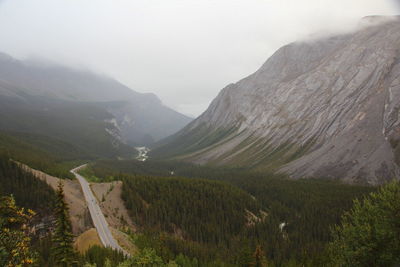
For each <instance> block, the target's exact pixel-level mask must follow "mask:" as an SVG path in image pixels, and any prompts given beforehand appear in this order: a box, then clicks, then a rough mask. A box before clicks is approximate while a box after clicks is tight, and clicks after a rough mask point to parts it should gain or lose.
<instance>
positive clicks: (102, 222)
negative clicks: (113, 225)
mask: <svg viewBox="0 0 400 267" xmlns="http://www.w3.org/2000/svg"><path fill="white" fill-rule="evenodd" d="M84 167H86V164H84V165H82V166H79V167H76V168H75V169H72V170H71V173H73V174H74V175H75V177H76V179H78V181H79V183H80V184H81V186H82V191H83V195H84V196H85V200H86V203H87V206H88V208H89V212H90V216H91V217H92V221H93V224H94V226H95V227H96V230H97V233H98V235H99V237H100V240H101V243H102V244H103V245H104V247H110V248H113V249H116V250H119V251H122V252H123V253H124V254H125V255H128V253H127V252H126V251H125V250H124V249H123V248H122V247H120V245H118V242H117V241H116V240H115V239H114V237H113V236H112V234H111V231H110V228H109V227H108V223H107V221H106V218H105V217H104V214H103V212H102V211H101V209H100V206H99V203H98V202H97V199H96V197H95V196H94V194H93V192H92V190H91V189H90V186H89V183H88V182H87V181H86V179H85V178H83V177H82V176H81V175H79V174H78V173H77V172H78V171H79V169H81V168H84Z"/></svg>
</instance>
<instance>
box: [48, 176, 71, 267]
mask: <svg viewBox="0 0 400 267" xmlns="http://www.w3.org/2000/svg"><path fill="white" fill-rule="evenodd" d="M68 210H69V208H68V205H67V203H66V202H65V200H64V189H63V184H62V182H61V181H60V182H59V184H58V189H57V198H56V207H55V210H54V213H55V216H56V219H57V221H56V229H55V231H54V235H53V251H52V252H53V253H52V254H53V257H54V261H55V262H56V263H57V264H58V265H59V266H63V267H68V266H71V265H72V263H73V260H74V256H75V253H74V249H73V247H72V243H73V235H72V233H71V222H70V220H69V215H68Z"/></svg>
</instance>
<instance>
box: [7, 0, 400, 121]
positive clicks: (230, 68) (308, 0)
mask: <svg viewBox="0 0 400 267" xmlns="http://www.w3.org/2000/svg"><path fill="white" fill-rule="evenodd" d="M398 7H399V5H398V3H396V2H395V1H393V0H351V1H348V0H325V1H321V0H303V1H296V0H237V1H232V0H229V1H228V0H219V1H212V0H203V1H193V0H168V1H165V0H143V1H133V0H85V1H71V0H41V1H32V0H3V1H1V0H0V36H1V43H0V51H2V52H5V53H8V54H10V55H12V56H14V57H17V58H21V59H24V58H35V59H37V58H39V59H42V60H43V59H44V60H48V61H52V62H57V63H60V64H66V65H70V66H73V67H79V68H88V69H92V70H94V71H97V72H100V73H104V74H106V75H108V76H111V77H114V78H116V79H118V80H119V81H121V82H122V83H124V84H126V85H128V86H129V87H131V88H132V89H134V90H136V91H138V92H153V93H155V94H156V95H158V96H159V97H160V98H161V100H162V101H163V102H164V103H165V104H166V105H168V106H170V107H172V108H174V109H176V110H178V111H180V112H182V113H184V114H188V115H191V116H197V115H199V114H200V113H201V112H202V111H204V110H205V109H206V108H207V106H208V104H209V102H210V101H211V100H212V99H213V98H214V97H215V96H216V95H217V94H218V92H219V91H220V90H221V89H222V88H223V87H224V86H225V85H227V84H229V83H231V82H235V81H237V80H239V79H241V78H243V77H245V76H247V75H249V74H250V73H252V72H254V71H255V70H257V68H259V67H260V65H261V64H262V63H263V62H264V61H265V60H266V59H267V58H268V57H269V56H270V55H271V54H272V53H273V52H274V51H275V50H276V49H278V48H279V47H280V46H282V45H284V44H286V43H288V42H292V41H295V40H299V39H304V38H308V37H310V36H311V35H313V34H315V33H317V34H324V35H326V34H328V33H329V34H330V33H337V32H342V31H347V30H351V29H352V28H354V27H355V25H357V23H358V21H359V19H360V18H361V17H363V16H367V15H394V14H398V13H399V9H398ZM313 36H314V35H313Z"/></svg>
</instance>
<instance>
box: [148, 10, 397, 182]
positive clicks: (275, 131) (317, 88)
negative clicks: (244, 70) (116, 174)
mask: <svg viewBox="0 0 400 267" xmlns="http://www.w3.org/2000/svg"><path fill="white" fill-rule="evenodd" d="M362 25H363V26H362V27H361V26H360V28H359V29H358V30H357V31H355V32H353V33H349V34H345V35H339V36H334V37H329V38H324V39H319V40H313V41H307V42H296V43H292V44H289V45H286V46H284V47H282V48H281V49H279V50H278V51H277V52H276V53H275V54H274V55H273V56H272V57H271V58H270V59H268V60H267V62H266V63H265V64H264V65H263V66H262V67H261V68H260V69H259V70H258V71H256V72H255V73H254V74H252V75H250V76H248V77H247V78H245V79H243V80H241V81H239V82H237V83H235V84H230V85H228V86H227V87H226V88H224V89H223V90H222V91H221V92H220V94H219V95H218V96H217V98H216V99H214V101H213V102H212V103H211V105H210V106H209V108H208V109H207V110H206V111H205V112H204V113H203V114H202V115H201V116H200V117H199V118H197V119H196V120H195V121H193V122H192V123H191V124H189V125H188V126H187V127H185V128H184V129H183V130H182V131H180V132H179V133H177V134H176V135H174V136H172V137H169V138H167V139H166V140H164V141H163V143H161V145H160V147H159V148H158V149H156V150H155V151H154V152H153V156H155V157H161V156H163V157H165V156H168V157H175V158H180V159H185V160H188V161H192V162H196V163H200V164H204V163H211V164H229V165H241V166H253V167H257V168H258V169H259V170H273V171H279V172H284V173H287V174H289V175H290V176H292V177H294V178H299V177H327V178H339V179H343V180H345V181H347V182H350V183H352V182H358V183H369V184H380V183H383V182H385V181H386V180H388V179H392V178H398V177H399V167H398V163H399V162H400V145H398V144H399V141H400V126H399V123H400V120H399V119H398V116H399V110H400V51H399V49H400V18H399V17H390V18H389V17H367V18H364V19H363V21H362Z"/></svg>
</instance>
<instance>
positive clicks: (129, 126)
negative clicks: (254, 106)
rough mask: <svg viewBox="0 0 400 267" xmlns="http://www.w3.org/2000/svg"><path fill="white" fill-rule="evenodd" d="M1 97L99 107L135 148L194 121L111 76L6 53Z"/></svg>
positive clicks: (1, 59)
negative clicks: (56, 101)
mask: <svg viewBox="0 0 400 267" xmlns="http://www.w3.org/2000/svg"><path fill="white" fill-rule="evenodd" d="M0 96H9V97H10V96H13V97H16V98H20V99H21V98H24V96H28V97H30V96H33V97H35V96H39V97H47V98H53V99H59V100H65V101H76V102H83V103H85V102H87V103H89V104H91V105H93V104H95V105H98V106H100V107H101V108H104V109H106V110H107V111H108V112H109V113H111V114H112V115H113V116H114V117H115V121H116V123H117V124H119V127H120V128H121V137H122V139H123V141H124V142H126V143H131V144H134V145H135V144H140V145H142V144H144V143H145V144H148V143H152V142H154V141H157V140H159V139H161V138H163V137H166V136H168V135H170V134H173V133H174V132H176V131H178V130H179V129H181V128H182V127H183V126H185V125H186V124H187V123H188V122H189V121H190V120H191V118H189V117H187V116H185V115H183V114H180V113H178V112H176V111H174V110H172V109H170V108H168V107H167V106H165V105H163V104H162V102H161V100H160V99H159V98H158V97H157V96H156V95H154V94H152V93H138V92H136V91H134V90H132V89H130V88H128V87H127V86H125V85H123V84H122V83H120V82H118V81H116V80H114V79H112V78H110V77H107V76H104V75H99V74H96V73H93V72H91V71H83V70H77V69H72V68H69V67H65V66H61V65H55V64H52V63H49V64H43V63H40V62H33V61H20V60H17V59H14V58H12V57H11V56H9V55H6V54H0ZM145 140H147V141H145Z"/></svg>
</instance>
